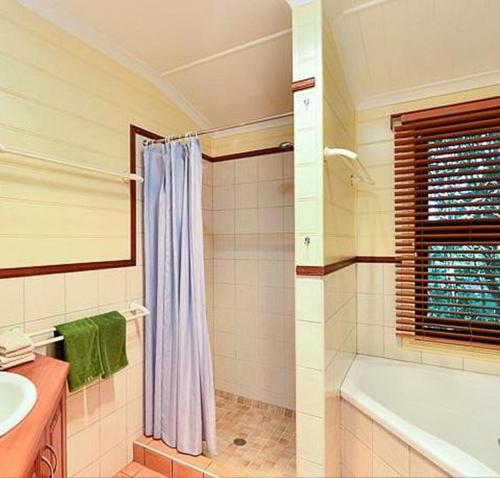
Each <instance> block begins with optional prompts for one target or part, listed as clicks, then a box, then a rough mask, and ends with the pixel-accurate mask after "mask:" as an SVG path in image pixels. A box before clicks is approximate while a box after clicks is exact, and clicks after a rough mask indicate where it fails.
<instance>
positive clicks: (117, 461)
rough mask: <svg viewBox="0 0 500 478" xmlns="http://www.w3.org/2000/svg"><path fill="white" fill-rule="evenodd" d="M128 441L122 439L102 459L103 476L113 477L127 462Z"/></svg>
mask: <svg viewBox="0 0 500 478" xmlns="http://www.w3.org/2000/svg"><path fill="white" fill-rule="evenodd" d="M127 446H128V444H127V442H126V441H122V442H120V443H119V444H117V445H115V446H114V447H113V448H112V449H111V450H109V451H108V452H107V453H106V454H105V455H103V456H102V458H101V461H100V466H101V476H102V477H103V478H104V477H112V476H114V475H115V474H116V473H118V472H119V471H120V470H121V469H122V468H124V467H125V465H126V464H127Z"/></svg>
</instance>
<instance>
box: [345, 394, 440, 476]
mask: <svg viewBox="0 0 500 478" xmlns="http://www.w3.org/2000/svg"><path fill="white" fill-rule="evenodd" d="M341 424H342V426H341V435H342V436H341V443H342V447H341V448H342V477H344V478H350V477H352V478H370V477H374V478H391V477H411V478H444V477H447V476H449V475H448V474H447V473H445V472H444V471H443V470H441V469H440V468H439V467H437V466H436V465H435V464H434V463H432V462H430V461H429V460H428V459H427V458H425V457H424V456H422V455H421V454H420V453H418V452H417V451H416V450H414V449H413V448H412V447H410V446H408V445H407V444H406V443H405V442H403V441H401V440H400V439H399V438H398V437H396V436H395V435H393V434H392V433H391V432H389V431H388V430H387V429H386V428H384V427H383V426H381V425H379V424H378V423H377V422H375V421H373V420H372V419H371V418H370V417H369V416H367V415H365V414H363V413H362V412H361V411H359V410H358V409H357V408H356V407H354V406H353V405H351V404H350V403H349V402H347V401H346V400H342V408H341Z"/></svg>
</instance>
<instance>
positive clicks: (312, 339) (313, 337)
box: [295, 321, 324, 370]
mask: <svg viewBox="0 0 500 478" xmlns="http://www.w3.org/2000/svg"><path fill="white" fill-rule="evenodd" d="M295 327H296V330H295V347H296V362H297V365H299V366H301V367H306V368H313V369H316V370H323V369H324V350H323V344H324V339H323V327H322V326H321V324H315V323H312V322H301V321H296V322H295Z"/></svg>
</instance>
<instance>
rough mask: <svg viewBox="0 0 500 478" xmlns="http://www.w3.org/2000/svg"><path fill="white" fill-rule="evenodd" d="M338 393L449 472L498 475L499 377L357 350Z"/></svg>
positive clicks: (455, 473) (499, 472) (487, 475)
mask: <svg viewBox="0 0 500 478" xmlns="http://www.w3.org/2000/svg"><path fill="white" fill-rule="evenodd" d="M341 394H342V397H343V398H344V399H345V400H347V401H348V402H350V403H351V404H352V405H354V406H355V407H357V408H358V409H360V410H361V411H362V412H364V413H365V414H367V415H368V416H370V417H371V418H372V419H373V420H374V421H376V422H378V423H380V425H382V426H383V427H385V428H387V429H388V430H389V431H391V432H392V433H393V434H395V435H396V436H398V437H399V438H400V439H401V440H403V441H405V442H406V443H407V444H408V445H410V446H411V447H413V448H414V449H416V450H417V451H418V452H420V453H421V454H422V455H424V456H426V457H427V458H428V459H429V460H431V461H433V462H434V463H436V464H437V465H438V466H439V467H440V468H442V469H443V470H444V471H446V472H447V473H449V474H451V475H452V476H456V477H458V476H464V477H498V476H500V445H499V438H500V378H499V377H495V376H488V375H483V374H478V373H472V372H464V371H461V370H451V369H446V368H441V367H432V366H427V365H420V364H412V363H406V362H398V361H394V360H386V359H381V358H374V357H367V356H363V355H358V356H357V357H356V359H355V360H354V362H353V364H352V367H351V369H350V371H349V372H348V374H347V376H346V379H345V381H344V383H343V385H342V388H341Z"/></svg>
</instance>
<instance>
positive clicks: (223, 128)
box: [144, 111, 293, 145]
mask: <svg viewBox="0 0 500 478" xmlns="http://www.w3.org/2000/svg"><path fill="white" fill-rule="evenodd" d="M289 116H293V111H291V112H289V113H282V114H279V115H274V116H266V117H264V118H259V119H255V120H250V121H244V122H242V123H236V124H231V125H227V126H220V127H219V128H210V129H202V130H200V131H192V132H187V133H186V134H183V135H180V136H167V137H166V138H163V139H152V140H145V141H144V144H145V145H146V144H154V143H162V142H164V141H173V140H176V139H183V138H186V137H189V136H201V135H202V134H211V133H217V132H219V131H226V130H228V129H235V128H241V127H243V126H250V125H252V124H258V123H264V122H265V121H272V120H276V119H281V118H288V117H289Z"/></svg>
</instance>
